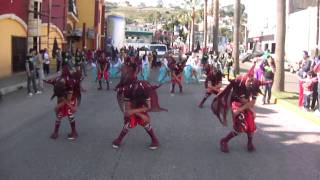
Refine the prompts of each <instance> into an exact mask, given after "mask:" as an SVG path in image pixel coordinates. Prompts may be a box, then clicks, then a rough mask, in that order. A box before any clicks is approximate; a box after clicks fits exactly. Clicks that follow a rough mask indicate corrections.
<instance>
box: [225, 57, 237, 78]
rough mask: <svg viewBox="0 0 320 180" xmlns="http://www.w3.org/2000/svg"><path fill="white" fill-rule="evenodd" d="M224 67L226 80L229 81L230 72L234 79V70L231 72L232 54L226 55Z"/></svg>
mask: <svg viewBox="0 0 320 180" xmlns="http://www.w3.org/2000/svg"><path fill="white" fill-rule="evenodd" d="M224 67H226V68H227V69H226V71H227V78H228V79H230V73H231V72H232V74H233V76H234V77H235V74H234V70H233V58H232V54H231V53H228V56H227V59H226V63H225V65H224Z"/></svg>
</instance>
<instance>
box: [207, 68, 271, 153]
mask: <svg viewBox="0 0 320 180" xmlns="http://www.w3.org/2000/svg"><path fill="white" fill-rule="evenodd" d="M254 66H255V65H253V66H252V68H251V69H250V70H249V71H248V73H247V74H246V75H244V76H239V77H237V78H236V79H234V80H231V81H230V84H229V85H228V86H227V87H226V88H225V89H224V90H223V91H222V92H220V93H219V94H218V95H217V96H216V97H215V99H214V100H213V102H212V105H211V108H212V112H213V113H214V114H215V115H216V116H217V117H218V119H219V120H220V122H221V123H222V124H223V125H225V126H226V125H227V112H228V109H231V110H232V119H233V129H234V130H233V131H231V132H230V133H229V134H228V135H227V136H226V137H224V138H222V139H221V141H220V149H221V151H222V152H224V153H228V152H229V148H228V142H229V141H230V139H232V138H233V137H235V136H237V135H238V134H239V133H246V134H247V137H248V143H247V149H248V151H249V152H251V151H254V150H255V147H254V145H253V142H252V139H253V134H254V132H255V130H256V126H255V122H254V120H255V117H256V115H255V112H254V111H253V107H254V105H255V102H256V98H257V95H258V93H261V91H260V89H259V87H260V86H261V85H262V84H264V83H267V82H261V81H259V80H257V79H255V78H254V77H253V71H254Z"/></svg>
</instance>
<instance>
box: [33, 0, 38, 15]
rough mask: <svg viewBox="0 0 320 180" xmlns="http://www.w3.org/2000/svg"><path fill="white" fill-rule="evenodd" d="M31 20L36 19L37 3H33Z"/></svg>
mask: <svg viewBox="0 0 320 180" xmlns="http://www.w3.org/2000/svg"><path fill="white" fill-rule="evenodd" d="M33 18H34V19H38V2H37V1H35V2H34V3H33Z"/></svg>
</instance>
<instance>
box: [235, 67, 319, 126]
mask: <svg viewBox="0 0 320 180" xmlns="http://www.w3.org/2000/svg"><path fill="white" fill-rule="evenodd" d="M250 66H251V63H244V64H243V63H242V64H240V67H241V70H242V71H243V72H244V71H246V70H248V69H249V68H250ZM285 92H286V93H284V94H287V95H286V96H288V97H284V95H275V93H273V97H272V100H271V102H275V104H277V106H279V107H282V108H284V109H286V110H289V111H290V112H293V114H292V115H291V116H295V115H297V116H299V117H301V118H304V119H306V120H308V121H310V122H312V123H314V124H317V125H320V117H319V116H317V115H316V114H315V113H314V112H306V111H305V110H304V109H303V108H301V107H299V106H298V95H297V94H298V93H299V77H298V76H297V75H296V74H292V73H290V72H285ZM280 94H281V93H280ZM295 101H296V103H295ZM259 102H260V101H259ZM288 118H290V117H288Z"/></svg>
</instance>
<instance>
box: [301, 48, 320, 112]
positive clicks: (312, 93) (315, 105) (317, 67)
mask: <svg viewBox="0 0 320 180" xmlns="http://www.w3.org/2000/svg"><path fill="white" fill-rule="evenodd" d="M299 68H300V69H299V71H298V76H299V102H298V103H299V104H298V105H299V106H300V107H304V109H305V110H306V111H316V113H317V114H319V113H320V111H319V108H320V107H319V98H320V92H319V91H320V87H319V85H320V84H319V83H318V78H319V77H320V57H315V58H313V59H310V56H309V54H308V52H307V51H303V58H302V60H301V61H300V62H299Z"/></svg>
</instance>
